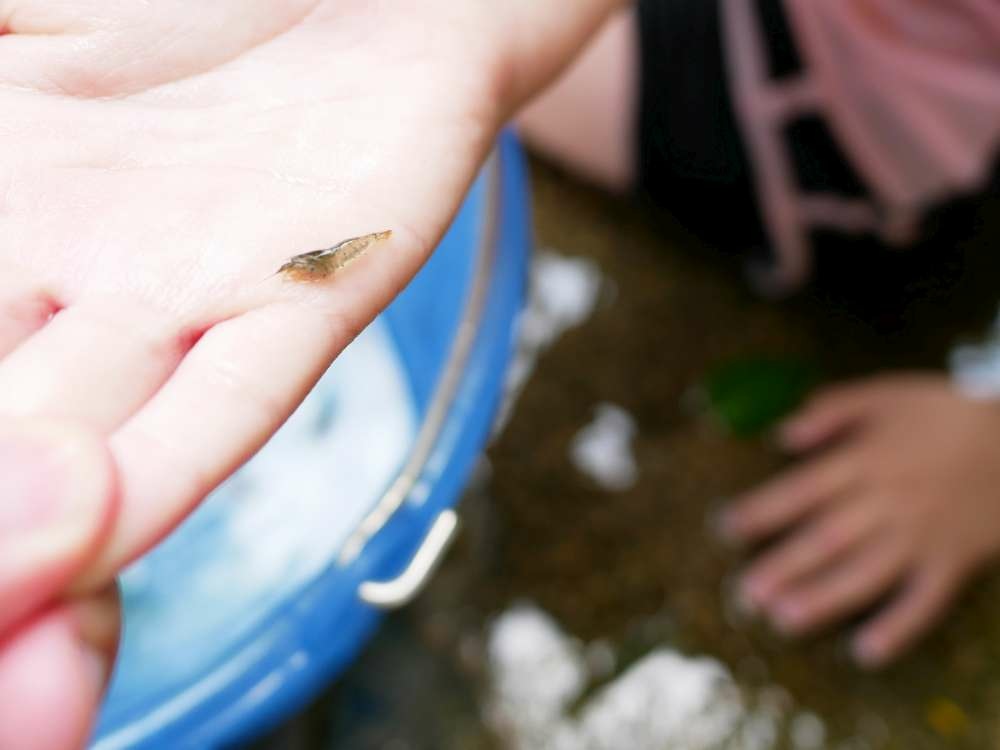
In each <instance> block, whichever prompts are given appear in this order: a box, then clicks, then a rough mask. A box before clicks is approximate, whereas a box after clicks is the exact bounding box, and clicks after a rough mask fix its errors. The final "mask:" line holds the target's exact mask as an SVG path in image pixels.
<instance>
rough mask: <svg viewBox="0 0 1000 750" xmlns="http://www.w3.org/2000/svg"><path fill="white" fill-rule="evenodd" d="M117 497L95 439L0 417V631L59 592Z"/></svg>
mask: <svg viewBox="0 0 1000 750" xmlns="http://www.w3.org/2000/svg"><path fill="white" fill-rule="evenodd" d="M115 502H116V483H115V474H114V471H113V464H112V461H111V457H110V454H109V452H108V450H107V448H106V447H105V445H104V442H103V440H101V439H100V438H99V437H97V436H96V435H93V434H91V433H90V432H88V431H86V430H83V429H80V428H78V427H75V426H72V425H68V424H62V423H56V422H40V421H23V422H22V421H18V422H9V421H8V422H3V423H0V635H2V634H3V633H5V632H6V631H7V630H9V629H10V628H11V626H12V625H14V624H15V623H16V622H18V621H19V620H21V619H23V618H25V617H27V616H28V615H31V614H33V613H34V612H35V611H36V610H37V609H39V608H40V607H41V606H43V605H44V604H46V603H47V602H48V601H49V600H50V599H52V598H53V597H54V596H56V595H57V594H59V593H61V592H62V590H63V589H64V588H65V587H66V586H67V584H68V583H69V582H70V580H71V579H72V578H73V577H74V576H75V575H76V574H77V573H78V572H79V569H80V568H82V567H83V565H84V564H85V563H86V562H87V561H88V559H89V558H90V556H92V555H93V554H94V553H95V552H96V548H97V545H98V543H99V542H100V541H101V539H102V537H103V536H104V534H105V533H106V531H107V529H108V526H109V524H110V521H111V516H112V514H113V512H114V508H115Z"/></svg>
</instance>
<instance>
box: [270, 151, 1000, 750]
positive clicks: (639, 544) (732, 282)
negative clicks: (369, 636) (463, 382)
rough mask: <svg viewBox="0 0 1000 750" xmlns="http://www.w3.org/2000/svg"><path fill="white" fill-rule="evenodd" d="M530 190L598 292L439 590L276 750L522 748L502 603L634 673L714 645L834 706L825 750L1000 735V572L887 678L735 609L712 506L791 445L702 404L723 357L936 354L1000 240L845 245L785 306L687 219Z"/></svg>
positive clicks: (545, 173)
mask: <svg viewBox="0 0 1000 750" xmlns="http://www.w3.org/2000/svg"><path fill="white" fill-rule="evenodd" d="M534 183H535V185H534V189H535V202H536V211H537V231H538V238H539V244H540V246H541V247H553V248H556V249H558V250H559V251H560V252H561V253H564V254H568V255H572V256H584V257H586V258H590V259H592V260H593V261H595V262H596V264H597V265H598V266H599V268H600V270H601V272H602V273H603V275H604V277H605V289H604V292H603V293H602V295H601V300H600V303H599V304H598V307H597V309H596V311H595V312H594V314H593V315H592V316H591V317H590V318H589V320H588V321H587V322H585V323H584V324H583V325H581V326H579V327H577V328H574V329H572V330H570V331H568V332H567V333H566V334H565V335H564V336H562V337H561V338H560V339H559V341H558V342H557V343H556V344H555V345H554V346H553V347H552V348H551V349H550V350H548V351H547V352H545V353H544V354H543V355H542V357H541V358H540V361H539V362H538V366H537V369H536V371H535V373H534V375H533V377H532V378H531V380H530V381H529V382H528V384H527V387H526V388H525V390H524V391H523V393H522V394H521V396H520V399H519V400H518V402H517V405H516V408H515V410H514V412H513V415H512V418H511V420H510V422H509V424H508V425H507V426H506V429H505V430H504V431H503V433H502V434H501V435H500V437H499V438H498V439H497V441H496V442H495V444H494V445H493V446H492V448H491V449H490V451H489V455H488V463H486V464H484V467H483V470H482V471H481V472H480V476H478V477H477V480H476V482H475V483H474V487H473V489H471V490H470V492H469V495H468V497H467V498H466V500H465V502H464V504H463V508H462V512H463V515H464V520H465V533H464V536H463V539H462V542H461V543H460V544H459V545H458V546H457V548H456V549H455V551H454V552H453V553H452V555H451V557H450V559H449V561H448V563H447V564H446V566H445V567H444V568H443V569H442V571H441V572H440V573H439V575H438V576H437V578H436V579H435V581H434V583H433V584H432V585H431V587H430V588H429V590H428V591H427V592H426V593H425V595H424V596H423V597H422V598H421V599H420V600H419V601H418V602H417V603H416V604H415V605H413V606H412V607H411V608H410V609H409V610H407V611H406V612H404V613H401V614H399V615H397V616H395V617H393V618H390V619H389V620H388V622H387V624H386V627H385V628H384V630H383V631H382V632H381V634H380V635H379V636H378V638H377V639H376V641H375V642H374V644H373V645H372V647H371V648H370V649H369V650H368V651H367V652H366V654H365V655H364V656H363V658H362V659H361V660H360V661H359V663H358V664H357V665H356V666H355V667H354V668H353V669H352V670H351V671H350V672H349V673H348V674H347V675H346V677H345V678H344V679H343V680H342V681H340V683H338V685H337V686H335V687H333V688H332V689H331V690H330V691H329V692H328V694H326V695H325V696H323V697H322V698H321V699H320V700H319V701H317V702H316V703H315V705H314V706H312V707H311V708H310V709H309V710H307V711H306V712H305V713H304V714H303V715H302V716H300V717H298V718H297V719H295V720H294V721H292V722H291V723H289V725H288V726H286V727H285V728H283V729H282V730H280V731H279V732H277V733H276V734H275V735H273V736H272V737H271V738H269V739H268V740H266V741H264V742H263V743H261V745H260V747H262V748H273V750H279V749H287V750H294V749H296V748H350V750H374V749H375V748H379V749H381V748H384V749H385V750H478V749H479V748H498V749H502V748H504V747H506V745H505V744H504V742H503V741H501V739H500V738H499V737H498V735H497V734H496V733H495V732H494V730H493V729H491V727H490V726H488V722H487V721H486V719H485V717H486V714H487V712H486V710H485V698H484V694H485V691H486V689H487V687H486V686H487V682H488V674H487V665H486V663H485V662H484V657H483V651H484V646H483V643H484V638H485V637H486V635H485V634H486V633H487V629H488V624H489V623H490V622H491V620H492V618H494V617H495V616H496V615H497V614H498V613H500V612H503V611H505V610H507V609H508V608H509V607H511V606H512V605H514V604H515V603H518V602H524V601H528V602H532V603H534V604H535V605H537V606H538V607H539V608H541V609H542V610H544V611H546V612H548V613H549V614H550V615H551V616H552V617H553V618H555V620H556V621H558V623H559V624H560V626H561V627H562V628H563V629H564V630H565V631H566V632H567V633H570V634H572V635H573V636H575V637H577V638H579V639H582V640H583V641H593V640H594V639H601V642H603V643H604V644H605V645H606V646H607V647H609V648H610V649H611V650H613V652H614V654H615V657H616V658H615V662H616V663H617V664H618V665H619V667H618V669H619V670H620V669H621V668H622V665H627V664H628V663H630V662H632V661H634V660H635V659H637V658H639V657H640V656H641V655H642V654H643V653H645V652H647V651H649V650H650V649H652V648H654V647H657V646H660V645H668V646H669V647H670V648H673V649H677V650H679V651H680V652H682V653H685V654H693V655H701V654H704V655H709V656H712V657H714V658H716V659H718V660H720V661H721V662H722V663H723V664H724V665H725V666H726V667H727V668H728V669H729V670H730V671H731V672H732V673H733V675H734V676H735V677H736V679H737V681H738V682H739V683H740V685H741V686H743V687H744V689H745V690H746V693H747V695H751V696H752V695H759V694H760V692H761V690H766V691H770V693H771V694H772V695H773V693H774V691H775V690H778V691H779V692H780V693H781V695H782V700H784V701H786V702H787V703H788V704H789V705H790V706H794V707H797V708H795V709H789V710H800V709H801V710H808V711H810V712H814V713H815V714H816V715H817V716H819V717H821V718H822V721H823V723H824V725H825V727H826V740H824V742H823V746H824V747H831V748H841V747H842V748H854V749H856V750H861V748H871V749H872V750H875V749H876V748H899V749H901V750H921V749H922V748H928V749H931V748H976V749H980V748H993V747H1000V604H998V603H997V602H998V601H1000V599H998V596H1000V580H998V579H997V578H989V579H987V580H985V581H983V582H981V583H979V584H977V585H976V586H974V587H973V589H972V590H971V591H970V593H969V594H968V595H967V597H966V598H965V599H964V600H963V602H962V603H961V605H960V606H959V608H958V610H957V612H956V613H955V615H954V616H953V617H952V618H951V619H950V620H949V621H948V623H947V624H946V625H945V627H943V628H942V629H940V630H939V631H938V632H937V633H936V634H935V635H934V636H933V637H932V638H931V639H930V640H928V641H927V642H925V643H924V644H923V645H922V646H921V647H920V648H919V650H918V651H917V652H916V654H915V655H913V656H912V657H910V658H908V659H907V660H905V661H904V662H903V663H902V664H900V665H899V666H897V667H894V668H893V669H891V670H889V671H887V672H885V673H882V674H878V675H869V674H865V673H862V672H860V671H858V670H857V669H855V668H854V667H853V666H851V664H850V663H849V661H848V660H847V658H846V651H845V640H844V636H843V633H842V632H836V631H835V632H831V633H829V634H826V635H824V636H822V637H819V638H817V639H813V640H810V641H808V642H805V643H789V642H784V641H782V640H781V639H779V638H777V637H776V636H774V635H772V634H770V633H768V632H767V631H766V630H764V629H762V628H759V627H757V626H754V625H753V624H749V623H746V622H742V621H740V620H739V618H736V617H734V616H733V613H732V608H731V607H729V606H728V605H727V597H726V595H725V591H726V584H727V581H728V580H730V579H731V576H732V574H733V572H734V571H735V570H737V569H738V562H739V560H738V558H737V557H736V556H735V555H734V554H732V553H731V552H729V551H727V550H725V549H723V548H722V547H720V546H719V545H718V544H716V543H715V542H714V541H713V540H712V538H711V535H710V534H709V532H708V530H707V527H706V518H707V517H708V516H709V515H710V513H711V511H712V509H713V508H716V507H718V504H719V502H720V501H721V499H723V498H726V497H731V496H733V495H734V494H735V493H738V492H740V491H741V490H743V489H745V488H747V487H749V486H751V485H753V484H754V483H755V482H757V481H759V480H761V479H762V478H764V477H766V476H768V474H769V473H771V472H773V471H774V470H775V469H776V468H778V467H780V466H782V464H783V461H784V459H783V458H782V457H781V456H780V455H779V454H778V453H777V452H776V451H775V450H774V448H773V447H772V446H771V445H770V443H769V442H768V440H767V439H764V438H762V439H754V440H739V439H736V438H733V437H731V436H728V435H727V434H725V432H724V431H723V430H720V429H719V428H718V426H717V425H715V424H713V423H712V422H711V420H706V419H705V418H704V417H703V416H699V415H698V414H697V413H694V412H692V410H691V409H690V408H688V407H686V406H685V404H686V403H687V401H686V399H685V397H684V396H685V394H686V393H688V392H689V390H690V388H691V387H692V386H694V385H697V384H698V383H699V382H701V380H702V379H703V378H704V377H705V374H706V373H707V372H709V371H710V370H711V369H712V368H713V367H715V366H717V365H718V364H720V363H723V362H726V361H730V360H733V359H740V358H745V357H754V356H761V355H765V356H783V357H788V356H791V357H794V358H797V359H799V360H802V361H806V362H809V363H813V364H815V365H816V366H818V367H819V368H820V369H821V370H822V371H823V372H824V373H825V374H826V375H827V376H828V377H829V378H831V379H835V378H840V377H846V376H854V375H860V374H866V373H871V372H874V371H877V370H883V369H888V368H894V367H941V366H942V365H943V363H944V361H945V355H946V352H947V350H948V348H949V347H950V346H951V345H952V344H953V343H954V342H955V341H957V340H962V339H966V338H974V337H975V336H976V335H978V334H979V333H980V332H981V331H982V330H983V329H984V328H985V327H986V326H987V325H988V323H989V322H990V321H991V320H992V318H993V317H995V315H996V310H997V298H998V297H1000V294H998V292H1000V287H998V281H1000V262H998V256H1000V253H996V252H990V250H991V248H990V244H991V243H990V242H989V241H988V240H983V239H979V240H975V241H965V240H963V239H961V237H959V238H958V239H956V238H955V237H953V236H949V238H948V240H947V242H946V244H945V243H942V244H940V245H939V246H938V247H936V248H931V249H929V250H928V251H927V252H926V253H920V252H918V253H915V254H911V255H910V256H908V257H907V259H906V260H905V261H903V260H901V259H900V258H899V257H886V258H883V259H880V260H878V261H877V262H866V263H864V264H859V263H856V262H855V263H851V262H846V263H839V262H837V260H838V259H829V258H828V259H824V261H823V271H824V273H825V274H826V278H827V280H828V282H827V283H826V284H825V286H823V287H821V288H819V289H818V290H814V291H813V292H811V293H810V294H808V295H804V296H802V297H799V298H796V299H795V300H791V301H786V302H784V303H781V304H773V303H768V302H765V301H762V300H761V299H759V298H758V297H756V296H755V295H754V294H753V293H752V292H751V291H749V289H748V288H747V286H746V284H745V283H744V279H743V276H742V272H741V268H740V265H739V263H737V262H735V261H734V260H733V259H731V258H726V257H723V256H721V255H718V254H717V253H715V252H714V251H712V250H710V249H708V248H705V247H704V246H702V245H700V244H699V243H698V242H697V241H695V240H693V239H692V238H690V237H689V236H687V235H686V234H685V233H684V232H683V231H682V230H681V229H680V228H678V227H676V226H674V225H673V224H671V223H670V221H669V220H666V219H663V218H660V217H657V216H655V215H654V214H653V213H651V212H649V211H647V210H645V209H643V208H641V207H638V206H635V205H633V204H631V203H628V202H625V201H618V200H614V199H610V198H608V197H606V196H603V195H601V194H600V193H598V192H596V191H592V190H590V189H588V188H586V187H583V186H580V185H578V184H577V183H575V182H574V181H572V180H571V179H569V178H567V177H566V176H564V175H562V174H560V173H559V172H557V171H555V170H553V169H551V168H549V167H546V166H543V165H535V167H534ZM958 211H959V213H958V214H955V215H954V216H953V218H952V220H950V221H949V220H945V221H942V223H941V227H940V229H941V231H942V232H943V233H944V234H945V235H946V236H947V235H950V234H951V232H952V229H953V227H952V226H951V225H952V224H954V225H955V226H962V227H966V228H967V227H970V226H975V227H979V228H982V230H983V233H984V234H985V236H986V237H987V238H989V237H993V238H997V239H998V240H1000V221H998V218H1000V211H997V210H996V206H993V207H991V208H990V209H981V210H980V211H978V212H976V211H972V210H965V209H961V208H960V209H958ZM721 220H724V217H720V221H721ZM960 234H961V233H960ZM993 246H994V247H996V245H995V244H994V245H993ZM901 279H902V280H901ZM845 288H850V289H852V290H853V291H852V292H851V294H850V295H845V294H843V293H842V291H841V290H843V289H845ZM859 290H860V291H859ZM603 402H609V403H613V404H617V405H618V406H620V407H622V408H623V409H625V410H626V411H627V412H628V413H630V414H632V415H633V416H634V417H635V419H636V420H637V424H638V435H637V440H636V442H635V455H636V459H637V462H638V467H639V479H638V482H637V483H636V484H635V485H634V486H633V487H631V488H630V489H627V490H624V491H618V492H612V491H608V490H606V489H602V488H601V487H600V486H599V485H598V484H597V483H595V482H594V481H593V480H592V479H590V478H588V477H586V476H584V475H583V474H581V473H580V471H579V470H578V469H577V468H576V467H575V466H574V465H573V463H572V462H571V460H570V458H569V446H570V444H571V442H572V440H573V437H574V435H576V434H577V432H578V431H579V430H580V429H581V428H582V427H583V426H584V425H586V424H588V423H589V422H590V421H591V420H592V418H593V415H594V409H595V407H596V406H597V405H598V404H600V403H603ZM902 448H903V449H905V446H903V447H902ZM793 744H794V743H792V742H791V741H790V740H788V739H787V738H786V739H784V740H780V739H779V742H778V745H777V746H779V747H785V746H789V747H791V746H793ZM733 747H737V746H733ZM623 750H632V749H631V748H624V747H623ZM636 750H646V749H645V748H637V749H636ZM679 750H686V749H685V748H680V749H679Z"/></svg>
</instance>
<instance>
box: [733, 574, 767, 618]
mask: <svg viewBox="0 0 1000 750" xmlns="http://www.w3.org/2000/svg"><path fill="white" fill-rule="evenodd" d="M771 593H772V592H771V586H770V585H769V582H768V581H767V580H765V579H762V578H760V577H758V576H754V575H753V574H749V575H747V576H745V577H744V578H743V580H742V581H741V582H740V598H741V599H742V600H743V601H745V602H747V603H748V606H749V607H751V608H752V609H753V610H759V609H762V608H763V607H766V606H767V605H768V600H769V599H770V598H771Z"/></svg>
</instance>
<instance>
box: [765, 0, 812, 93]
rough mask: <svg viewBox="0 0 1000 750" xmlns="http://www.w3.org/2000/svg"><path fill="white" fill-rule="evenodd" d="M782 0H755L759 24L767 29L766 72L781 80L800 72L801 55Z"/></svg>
mask: <svg viewBox="0 0 1000 750" xmlns="http://www.w3.org/2000/svg"><path fill="white" fill-rule="evenodd" d="M783 2H784V0H757V13H758V15H759V17H760V23H761V26H762V27H763V28H765V29H767V32H768V33H767V44H766V50H767V64H768V74H769V75H770V76H771V78H772V79H774V80H781V79H782V78H788V77H790V76H795V75H798V74H799V73H801V72H802V55H801V54H800V52H799V46H798V43H797V42H796V41H795V36H794V35H793V34H792V29H791V27H790V26H789V25H788V16H786V15H785V6H784V5H783V4H782V3H783Z"/></svg>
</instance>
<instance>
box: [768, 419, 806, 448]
mask: <svg viewBox="0 0 1000 750" xmlns="http://www.w3.org/2000/svg"><path fill="white" fill-rule="evenodd" d="M776 435H777V441H778V446H779V447H781V448H784V449H786V450H788V449H794V448H795V447H796V446H797V445H800V444H801V443H802V442H803V441H804V440H805V439H806V438H807V437H808V433H807V429H806V425H804V424H802V423H800V422H799V421H798V420H797V419H794V418H793V419H789V420H787V421H785V422H782V423H781V424H780V425H778V429H777V433H776Z"/></svg>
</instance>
